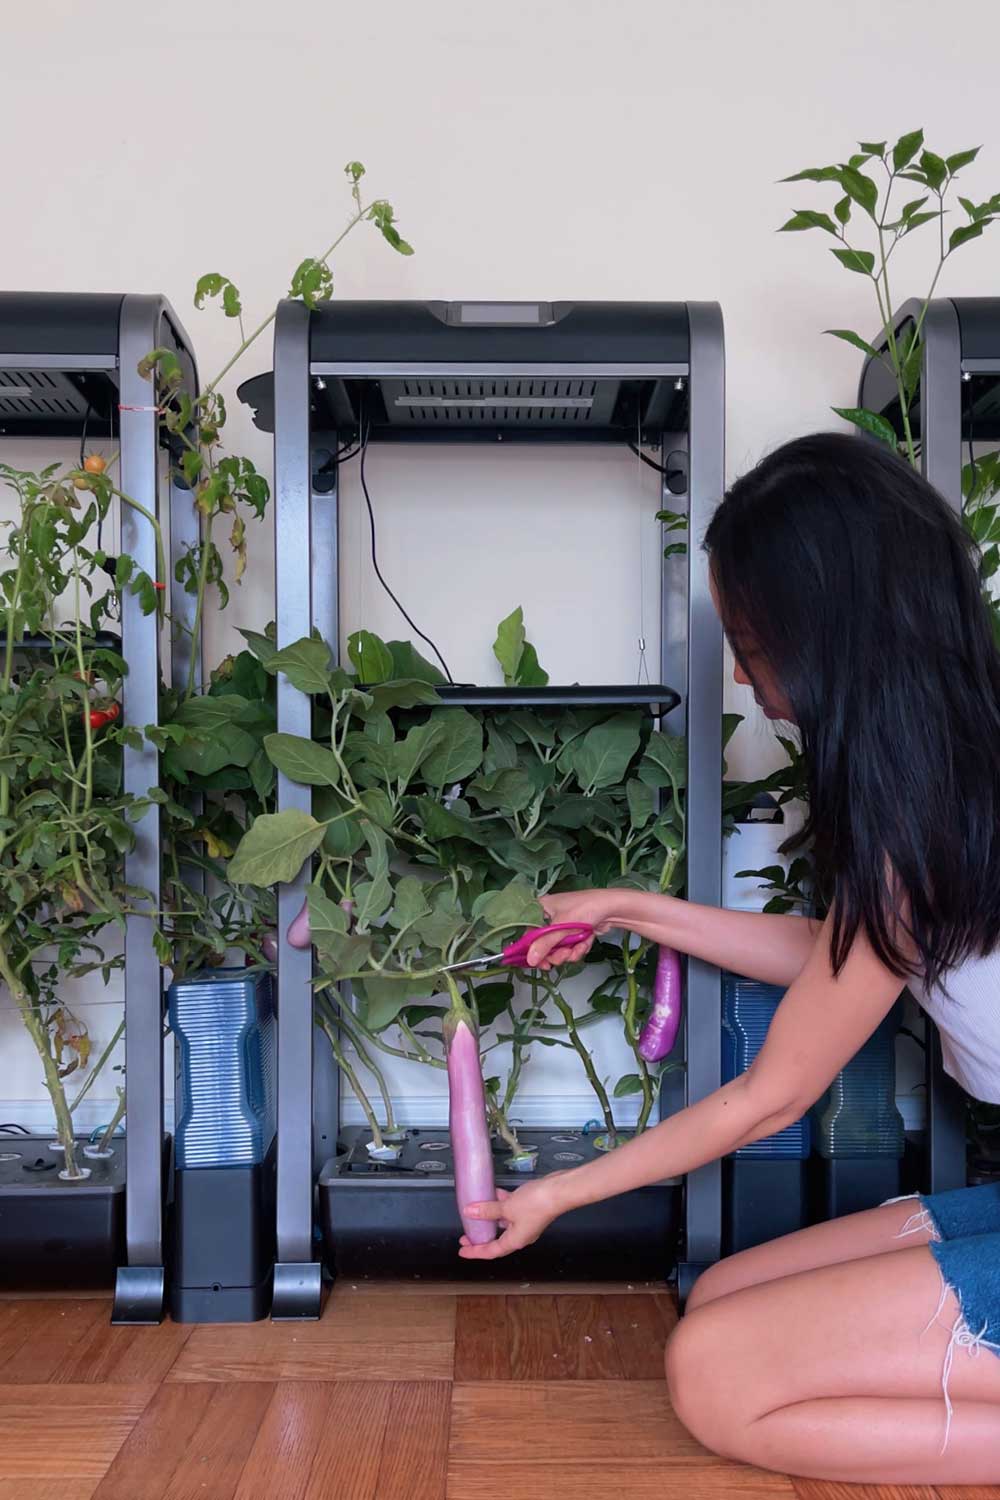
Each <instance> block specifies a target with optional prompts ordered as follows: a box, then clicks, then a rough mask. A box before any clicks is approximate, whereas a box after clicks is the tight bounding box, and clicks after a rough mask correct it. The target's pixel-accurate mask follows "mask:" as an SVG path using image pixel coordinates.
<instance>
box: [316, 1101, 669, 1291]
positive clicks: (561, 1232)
mask: <svg viewBox="0 0 1000 1500" xmlns="http://www.w3.org/2000/svg"><path fill="white" fill-rule="evenodd" d="M519 1136H520V1139H521V1141H522V1142H523V1144H524V1145H525V1146H537V1147H538V1148H539V1157H538V1165H537V1167H536V1169H535V1171H534V1172H533V1173H516V1172H511V1171H510V1170H509V1169H508V1168H507V1167H506V1165H505V1163H506V1158H507V1157H508V1156H509V1155H510V1151H509V1149H508V1147H506V1146H504V1145H502V1144H497V1145H495V1147H494V1162H495V1167H496V1181H497V1186H498V1187H504V1188H508V1189H511V1190H513V1189H515V1188H518V1187H520V1186H521V1185H522V1184H523V1183H525V1182H530V1181H532V1180H533V1179H535V1178H538V1177H544V1176H545V1174H546V1173H547V1172H557V1171H561V1170H563V1169H565V1168H567V1167H572V1166H579V1165H580V1164H581V1162H583V1161H592V1160H593V1159H594V1157H595V1156H597V1155H599V1154H600V1153H599V1152H596V1151H595V1149H594V1145H593V1137H589V1138H588V1137H586V1136H583V1135H581V1134H580V1132H579V1131H577V1130H575V1129H570V1128H567V1129H564V1130H558V1129H557V1130H522V1131H519ZM368 1139H370V1136H369V1134H368V1132H367V1131H362V1130H355V1131H351V1130H345V1131H343V1132H342V1141H341V1145H342V1148H343V1150H342V1154H340V1155H338V1156H337V1157H334V1158H333V1159H332V1160H331V1161H329V1162H327V1164H326V1166H325V1167H324V1168H323V1171H322V1172H321V1173H320V1179H319V1214H320V1224H321V1225H322V1229H323V1239H324V1243H325V1245H326V1253H327V1259H328V1263H329V1266H330V1269H331V1270H332V1271H333V1273H334V1274H335V1275H338V1276H342V1277H344V1276H346V1277H352V1278H357V1279H361V1280H363V1279H365V1278H372V1279H379V1278H391V1279H393V1280H407V1279H410V1278H413V1279H414V1280H420V1279H432V1280H437V1279H448V1280H457V1281H509V1280H511V1278H515V1279H517V1280H518V1281H529V1280H532V1279H533V1278H536V1279H539V1280H546V1279H549V1278H556V1277H559V1278H567V1279H571V1280H575V1281H636V1282H638V1281H663V1280H665V1279H666V1278H667V1277H668V1276H669V1275H670V1274H671V1273H672V1271H673V1269H674V1266H675V1264H676V1260H677V1254H676V1252H677V1239H678V1234H679V1232H680V1227H681V1185H680V1183H679V1182H669V1183H662V1184H660V1183H657V1184H655V1185H654V1186H651V1187H645V1188H638V1189H636V1190H635V1191H634V1192H630V1193H623V1194H622V1195H621V1197H618V1198H614V1199H611V1200H610V1201H608V1202H606V1203H595V1204H591V1205H588V1206H587V1207H585V1208H578V1209H574V1210H573V1211H572V1212H571V1213H568V1214H564V1215H563V1216H562V1217H561V1218H559V1219H557V1220H556V1221H555V1223H554V1224H552V1225H550V1227H549V1228H548V1229H547V1230H546V1231H545V1234H544V1235H543V1236H542V1238H541V1239H540V1240H539V1241H537V1243H536V1244H534V1245H529V1246H528V1248H527V1249H525V1250H520V1251H518V1253H517V1255H516V1256H514V1257H512V1258H508V1257H506V1256H503V1257H501V1258H500V1259H498V1260H494V1261H469V1260H461V1259H460V1258H459V1256H458V1253H457V1252H458V1238H459V1235H460V1234H461V1232H462V1228H461V1222H460V1220H459V1216H458V1209H457V1206H456V1203H455V1180H454V1176H453V1175H452V1158H451V1148H450V1144H449V1138H448V1132H447V1131H446V1130H432V1129H413V1130H411V1131H410V1136H409V1139H408V1140H407V1142H406V1144H405V1146H404V1148H403V1153H402V1156H401V1158H400V1160H399V1162H398V1163H394V1164H393V1165H391V1166H384V1165H375V1164H373V1163H371V1162H370V1161H369V1160H368V1156H367V1152H366V1151H365V1144H364V1143H365V1141H367V1140H368ZM565 1155H571V1156H574V1157H578V1158H579V1159H580V1160H578V1161H565V1160H559V1159H558V1158H559V1157H560V1156H565ZM431 1161H433V1162H435V1163H438V1162H439V1163H441V1166H440V1168H437V1169H436V1170H431V1171H427V1170H426V1169H425V1168H424V1167H423V1166H422V1164H423V1163H428V1162H431Z"/></svg>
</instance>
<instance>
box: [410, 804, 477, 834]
mask: <svg viewBox="0 0 1000 1500" xmlns="http://www.w3.org/2000/svg"><path fill="white" fill-rule="evenodd" d="M413 806H414V811H415V812H416V813H417V816H418V817H419V819H420V823H421V828H422V831H423V834H424V837H425V838H427V839H429V840H430V842H431V843H432V844H436V843H438V842H440V840H442V839H467V840H468V842H469V843H472V844H482V845H487V844H489V842H490V835H489V833H488V832H487V831H486V830H485V829H484V828H482V827H481V826H480V825H479V824H478V823H473V822H472V821H471V820H470V819H469V818H464V817H462V816H461V815H460V814H459V813H456V812H454V811H453V809H451V808H450V807H445V806H444V805H443V804H442V803H440V802H435V801H434V798H433V797H415V798H414V802H413Z"/></svg>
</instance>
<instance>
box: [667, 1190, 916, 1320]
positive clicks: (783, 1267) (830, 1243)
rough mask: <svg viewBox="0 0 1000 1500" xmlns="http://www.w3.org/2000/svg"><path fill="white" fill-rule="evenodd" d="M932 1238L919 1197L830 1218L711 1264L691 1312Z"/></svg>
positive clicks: (697, 1287) (690, 1300) (691, 1302)
mask: <svg viewBox="0 0 1000 1500" xmlns="http://www.w3.org/2000/svg"><path fill="white" fill-rule="evenodd" d="M933 1238H934V1235H933V1233H932V1230H931V1228H930V1225H929V1224H928V1222H927V1216H926V1214H924V1213H923V1212H922V1210H921V1207H920V1204H919V1202H918V1201H917V1199H915V1198H906V1199H904V1200H903V1201H902V1202H901V1203H889V1204H886V1205H884V1206H883V1207H882V1208H871V1209H868V1210H866V1212H864V1213H860V1214H848V1215H847V1217H846V1218H843V1219H831V1220H830V1222H829V1223H828V1224H814V1225H813V1226H812V1227H811V1228H809V1229H800V1230H798V1231H797V1232H796V1233H795V1234H786V1235H784V1236H782V1238H781V1239H779V1240H772V1241H771V1242H770V1243H769V1244H767V1245H755V1246H754V1248H753V1249H752V1250H742V1251H740V1253H739V1254H738V1255H731V1256H729V1258H728V1259H727V1260H720V1261H719V1263H718V1265H715V1266H711V1267H710V1268H709V1269H708V1270H707V1271H705V1272H704V1273H703V1275H701V1276H700V1277H699V1278H698V1280H697V1281H696V1282H695V1284H694V1287H693V1288H692V1290H691V1295H690V1297H689V1298H688V1301H687V1312H688V1313H692V1312H694V1311H696V1310H697V1309H698V1308H699V1307H704V1306H705V1304H706V1303H707V1302H714V1301H715V1299H716V1298H717V1297H727V1296H729V1295H730V1293H732V1292H738V1291H742V1290H743V1289H744V1288H745V1287H748V1286H759V1285H760V1284H761V1283H762V1282H767V1281H777V1280H779V1279H780V1278H781V1277H782V1276H794V1275H796V1274H797V1273H798V1272H800V1271H813V1270H816V1269H817V1268H818V1267H820V1266H832V1265H839V1264H841V1263H842V1262H844V1261H851V1260H864V1259H866V1258H867V1257H868V1256H872V1255H885V1254H887V1253H888V1252H889V1251H892V1250H912V1249H913V1247H914V1245H926V1244H927V1242H928V1240H930V1239H933Z"/></svg>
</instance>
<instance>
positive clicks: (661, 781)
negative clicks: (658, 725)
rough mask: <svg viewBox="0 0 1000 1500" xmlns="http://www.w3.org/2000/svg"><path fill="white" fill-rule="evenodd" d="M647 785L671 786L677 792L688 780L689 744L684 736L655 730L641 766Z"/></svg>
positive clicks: (642, 775) (642, 778)
mask: <svg viewBox="0 0 1000 1500" xmlns="http://www.w3.org/2000/svg"><path fill="white" fill-rule="evenodd" d="M639 776H640V778H641V780H643V781H645V782H646V784H647V786H655V787H671V788H672V789H673V791H674V792H675V794H676V792H677V791H678V790H679V789H680V788H681V787H683V786H684V784H685V782H686V780H687V745H686V743H685V741H684V738H683V736H681V735H677V734H664V733H663V731H662V730H659V729H658V730H654V732H653V733H652V734H651V735H650V736H649V743H648V744H647V746H646V752H645V754H644V755H643V757H642V761H641V763H640V766H639Z"/></svg>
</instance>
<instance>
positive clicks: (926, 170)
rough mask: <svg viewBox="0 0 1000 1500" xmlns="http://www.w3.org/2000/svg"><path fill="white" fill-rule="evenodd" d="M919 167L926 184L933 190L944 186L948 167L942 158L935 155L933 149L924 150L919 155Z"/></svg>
mask: <svg viewBox="0 0 1000 1500" xmlns="http://www.w3.org/2000/svg"><path fill="white" fill-rule="evenodd" d="M920 169H921V171H922V172H923V174H924V176H925V177H926V178H927V186H928V187H931V188H933V189H934V191H935V192H937V191H938V189H939V188H941V187H943V186H944V183H945V179H946V178H947V176H948V167H947V164H946V163H945V161H944V159H943V158H942V157H940V156H937V155H935V153H934V152H933V151H925V152H923V154H922V155H921V157H920Z"/></svg>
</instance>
